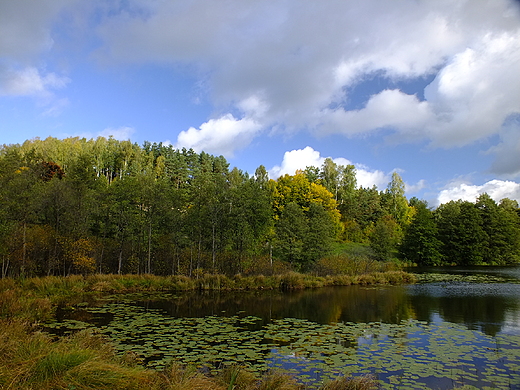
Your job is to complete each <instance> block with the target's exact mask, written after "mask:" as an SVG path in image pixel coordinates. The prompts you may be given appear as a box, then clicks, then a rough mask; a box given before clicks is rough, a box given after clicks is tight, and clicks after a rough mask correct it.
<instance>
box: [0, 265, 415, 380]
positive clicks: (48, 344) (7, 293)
mask: <svg viewBox="0 0 520 390" xmlns="http://www.w3.org/2000/svg"><path fill="white" fill-rule="evenodd" d="M414 280H415V279H414V276H413V275H412V274H409V273H405V272H402V271H388V272H372V273H363V274H358V275H336V276H325V277H318V276H313V275H308V274H300V273H295V272H289V273H286V274H282V275H273V276H263V275H256V276H241V275H237V276H235V277H227V276H224V275H211V274H206V275H199V276H198V277H196V278H188V277H185V276H170V277H158V276H153V275H123V276H120V275H90V276H80V275H72V276H68V277H44V278H29V279H24V278H19V279H1V280H0V318H1V319H0V356H2V357H1V358H0V388H6V389H14V388H16V389H33V388H38V389H51V388H52V389H133V388H136V389H137V388H139V389H142V388H147V389H186V390H189V389H199V388H204V389H221V388H222V389H228V388H237V389H238V388H242V389H300V388H303V386H302V383H301V381H300V382H298V381H296V380H295V378H294V376H289V375H285V374H283V373H282V372H281V371H278V370H275V371H270V372H266V373H264V374H263V375H259V374H255V373H253V372H250V371H248V370H247V369H244V368H243V367H239V366H235V365H232V366H229V367H227V368H223V369H221V370H219V372H218V373H217V374H216V375H211V376H209V375H205V374H203V373H201V372H199V371H197V370H195V369H193V368H190V366H182V367H181V366H180V365H175V364H173V365H168V367H167V368H164V369H163V370H160V371H157V370H150V369H146V368H144V367H142V365H140V364H139V361H138V360H136V359H134V358H133V357H132V356H131V354H130V355H128V354H126V355H121V354H117V353H116V352H115V350H114V349H113V348H112V346H111V345H110V343H107V339H106V338H104V337H102V336H100V335H99V334H98V333H97V332H93V331H92V330H83V331H79V332H74V333H73V334H72V335H71V336H69V337H61V338H58V339H55V338H54V337H52V336H50V335H48V334H46V333H42V332H41V329H42V328H41V325H42V323H44V322H48V321H50V320H52V319H53V318H54V316H55V313H56V308H57V307H61V308H62V309H63V308H67V307H69V308H70V310H73V311H74V310H76V308H80V307H84V306H85V305H89V302H90V304H92V303H93V302H94V301H95V300H96V299H99V298H102V297H103V296H105V295H106V294H126V293H138V292H147V293H150V292H181V291H253V290H257V291H265V290H285V291H286V290H299V289H306V288H318V287H325V286H340V285H342V286H345V285H364V286H367V285H386V284H391V285H396V284H403V283H412V282H414ZM374 383H375V382H372V380H371V379H370V378H359V377H358V378H353V379H348V378H346V377H342V378H338V379H337V380H336V381H331V382H330V383H329V384H326V385H324V386H323V387H322V388H324V389H327V388H334V389H342V388H345V389H347V388H352V387H349V386H365V388H370V386H372V385H374ZM367 386H368V387H367ZM356 388H361V387H356Z"/></svg>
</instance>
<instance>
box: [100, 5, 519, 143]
mask: <svg viewBox="0 0 520 390" xmlns="http://www.w3.org/2000/svg"><path fill="white" fill-rule="evenodd" d="M129 4H130V5H127V6H126V7H125V6H121V7H120V8H117V9H116V8H110V9H109V10H110V12H107V14H106V15H105V17H104V18H102V23H101V24H100V25H99V26H98V28H97V31H96V33H97V35H98V37H99V38H100V39H101V42H102V45H101V46H100V48H99V50H98V51H97V52H96V53H95V55H96V57H97V58H99V59H102V60H103V61H105V62H112V63H119V62H125V61H126V62H157V61H160V62H169V63H190V64H196V65H197V69H198V70H199V71H202V72H204V75H205V77H207V80H208V92H210V94H211V97H212V99H213V102H214V103H215V104H217V105H218V106H223V107H229V106H232V107H233V106H234V108H238V109H239V110H241V111H244V110H247V107H245V106H244V105H245V104H246V102H248V101H249V102H252V103H254V100H255V99H256V98H257V97H258V96H262V99H261V103H262V105H261V109H260V110H259V111H257V113H258V115H257V116H255V117H254V118H255V121H258V122H259V123H261V124H262V125H263V126H265V127H271V126H273V127H274V128H276V129H283V131H296V130H300V129H307V130H311V131H314V132H315V133H316V134H320V133H333V132H334V133H342V134H345V135H347V136H352V135H355V134H360V133H366V134H372V133H373V132H374V130H377V129H379V128H391V129H393V131H394V132H395V133H394V137H393V139H394V141H397V142H403V141H410V140H421V139H426V140H430V141H431V142H432V144H433V145H435V146H440V147H449V146H461V145H466V144H468V143H471V142H474V141H475V140H480V139H484V138H487V137H489V136H491V135H494V134H500V131H501V125H502V122H503V121H504V120H505V119H506V118H507V117H508V116H509V115H510V114H511V113H512V112H514V111H515V110H516V111H518V107H520V94H519V93H518V91H519V90H520V70H519V69H520V62H519V61H520V60H519V59H520V29H519V27H518V26H519V24H520V10H519V7H518V6H517V5H516V4H515V3H514V2H513V1H510V0H479V1H477V2H468V1H463V0H459V1H453V0H438V1H432V2H417V1H415V0H402V1H399V2H389V3H384V4H382V3H381V2H380V1H376V0H367V1H362V2H359V1H354V0H331V1H323V2H303V3H302V2H301V1H297V0H287V1H283V2H270V1H257V0H254V1H253V0H244V1H230V2H215V1H209V0H194V1H191V2H189V3H183V2H150V1H145V0H134V1H132V2H130V3H129ZM374 74H378V75H383V76H385V77H388V78H390V79H393V80H415V79H417V78H420V77H425V76H431V75H436V78H435V80H434V82H433V83H432V84H431V85H430V86H428V87H427V88H426V91H425V96H426V101H421V100H420V99H419V98H418V97H417V96H414V95H407V94H406V93H404V92H402V91H398V90H381V91H379V92H378V93H375V94H374V96H372V98H370V100H369V101H368V102H367V103H366V107H365V108H363V109H361V110H356V111H345V110H344V109H343V108H341V107H342V103H343V102H345V101H349V99H350V96H348V94H347V93H346V92H345V91H347V90H348V89H349V88H350V87H353V86H355V85H356V84H357V83H359V82H361V81H363V80H366V79H367V78H370V77H372V76H373V75H374ZM251 99H252V100H251ZM338 106H339V107H340V108H336V109H331V107H338ZM230 112H233V110H230ZM248 117H251V116H248ZM213 121H217V122H218V120H217V119H213ZM279 131H280V130H279ZM188 132H189V133H190V134H189V137H188V138H190V139H192V138H197V139H198V138H201V139H207V138H208V137H207V136H205V135H204V136H203V134H205V132H204V131H203V130H202V129H199V130H196V129H194V130H191V129H190V130H189V131H188ZM185 133H186V132H185ZM196 134H199V135H198V136H196ZM249 134H251V133H249ZM255 134H258V133H255ZM251 135H253V136H254V134H251ZM185 136H186V134H184V133H183V134H182V135H181V137H182V138H184V137H185ZM247 139H248V140H249V141H251V140H252V139H253V137H248V138H247ZM197 142H198V141H197ZM201 142H202V141H201ZM194 144H196V142H195V143H194ZM246 144H247V143H246V142H244V143H242V147H243V146H246ZM235 149H236V148H235Z"/></svg>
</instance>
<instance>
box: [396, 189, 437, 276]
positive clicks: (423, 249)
mask: <svg viewBox="0 0 520 390" xmlns="http://www.w3.org/2000/svg"><path fill="white" fill-rule="evenodd" d="M410 205H411V206H412V207H413V208H414V209H415V213H414V216H413V218H412V222H411V223H410V225H409V226H408V227H407V228H406V230H405V234H404V239H403V243H402V245H401V246H400V248H399V252H400V255H401V257H402V258H404V259H406V260H408V261H411V262H413V263H416V264H418V265H429V266H435V265H440V264H441V253H440V248H441V242H440V241H439V239H438V238H437V236H438V230H437V224H436V222H435V219H434V216H433V212H432V211H431V210H430V209H429V208H428V204H427V203H426V201H420V200H418V199H417V198H412V199H410Z"/></svg>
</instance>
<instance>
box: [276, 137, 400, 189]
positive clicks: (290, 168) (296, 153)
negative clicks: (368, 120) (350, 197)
mask: <svg viewBox="0 0 520 390" xmlns="http://www.w3.org/2000/svg"><path fill="white" fill-rule="evenodd" d="M325 159H326V157H322V156H321V154H320V152H318V151H317V150H314V149H313V148H311V147H310V146H306V147H305V148H303V149H295V150H291V151H287V152H285V153H284V156H283V160H282V163H281V164H280V165H276V166H274V167H273V168H271V169H270V170H269V176H270V177H271V178H273V179H277V178H278V177H280V176H282V175H285V174H289V175H294V173H295V172H296V171H297V170H304V169H305V168H307V167H310V166H314V167H321V166H322V165H323V162H324V161H325ZM332 160H333V161H334V162H335V163H336V164H338V165H349V164H353V163H352V162H350V161H349V160H347V159H346V158H343V157H339V158H334V159H332ZM353 165H354V166H355V167H356V179H357V183H358V186H360V187H365V188H371V187H373V186H374V185H375V186H376V187H378V188H385V187H386V185H387V184H388V182H389V181H390V175H389V174H385V173H384V172H382V171H379V170H370V169H369V168H368V167H366V166H365V165H363V164H353Z"/></svg>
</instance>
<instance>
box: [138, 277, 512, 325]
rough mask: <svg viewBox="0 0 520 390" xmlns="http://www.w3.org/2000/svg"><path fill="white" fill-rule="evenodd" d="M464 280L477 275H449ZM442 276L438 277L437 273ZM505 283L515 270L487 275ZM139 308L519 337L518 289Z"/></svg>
mask: <svg viewBox="0 0 520 390" xmlns="http://www.w3.org/2000/svg"><path fill="white" fill-rule="evenodd" d="M449 270H450V271H452V272H459V273H461V274H462V273H464V274H470V273H471V272H483V271H482V270H481V269H476V270H474V271H471V270H469V269H449ZM443 272H444V271H443ZM490 273H493V274H500V275H503V276H504V277H507V278H508V279H507V280H516V281H518V280H519V279H515V277H516V276H518V277H519V278H520V268H519V267H516V268H510V269H503V268H502V269H490ZM137 304H138V305H140V306H144V307H147V308H153V309H161V310H163V311H164V312H165V313H167V314H168V315H170V316H173V317H205V316H208V315H217V316H232V315H239V316H248V315H253V316H257V317H260V318H262V319H263V323H259V324H258V326H263V325H265V324H267V323H269V322H271V320H273V319H282V318H288V317H290V318H301V319H307V320H310V321H313V322H317V323H321V324H328V323H334V322H356V323H361V322H363V323H369V322H383V323H392V324H398V323H400V322H401V321H403V320H407V319H418V320H421V321H428V322H435V321H439V320H442V321H448V322H453V323H459V324H465V325H466V326H467V327H468V328H469V329H473V330H480V331H482V332H485V333H486V334H488V335H495V334H497V333H498V332H504V331H505V332H507V333H515V334H520V320H519V318H520V284H515V283H469V282H464V281H456V282H449V283H442V282H441V283H427V284H418V285H411V286H392V287H378V288H366V287H360V286H347V287H331V288H319V289H308V290H301V291H293V292H286V293H282V292H278V291H255V292H219V291H210V292H196V293H193V292H192V293H186V294H180V295H176V296H175V297H173V298H168V299H150V300H146V301H140V302H138V303H137Z"/></svg>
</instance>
